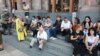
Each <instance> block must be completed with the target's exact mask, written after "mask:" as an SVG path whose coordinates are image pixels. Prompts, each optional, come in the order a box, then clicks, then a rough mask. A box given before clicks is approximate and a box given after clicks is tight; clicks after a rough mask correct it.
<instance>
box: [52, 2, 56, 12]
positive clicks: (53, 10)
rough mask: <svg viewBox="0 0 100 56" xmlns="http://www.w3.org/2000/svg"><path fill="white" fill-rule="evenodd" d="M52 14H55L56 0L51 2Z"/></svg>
mask: <svg viewBox="0 0 100 56" xmlns="http://www.w3.org/2000/svg"><path fill="white" fill-rule="evenodd" d="M51 4H52V12H56V0H51Z"/></svg>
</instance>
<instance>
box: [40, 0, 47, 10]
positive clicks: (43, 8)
mask: <svg viewBox="0 0 100 56" xmlns="http://www.w3.org/2000/svg"><path fill="white" fill-rule="evenodd" d="M41 5H42V8H41V9H42V10H44V11H48V10H49V0H42V4H41Z"/></svg>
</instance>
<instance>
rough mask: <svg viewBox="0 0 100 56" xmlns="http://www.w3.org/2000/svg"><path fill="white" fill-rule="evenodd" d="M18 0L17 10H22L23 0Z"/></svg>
mask: <svg viewBox="0 0 100 56" xmlns="http://www.w3.org/2000/svg"><path fill="white" fill-rule="evenodd" d="M16 1H17V10H22V1H21V0H16Z"/></svg>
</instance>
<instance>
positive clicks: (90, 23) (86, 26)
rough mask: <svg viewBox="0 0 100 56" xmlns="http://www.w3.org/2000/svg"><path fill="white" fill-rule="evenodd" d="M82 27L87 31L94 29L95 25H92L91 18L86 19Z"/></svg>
mask: <svg viewBox="0 0 100 56" xmlns="http://www.w3.org/2000/svg"><path fill="white" fill-rule="evenodd" d="M82 26H83V28H84V29H87V30H88V29H89V28H91V27H93V23H92V20H91V18H90V16H86V17H85V19H84V21H83V22H82Z"/></svg>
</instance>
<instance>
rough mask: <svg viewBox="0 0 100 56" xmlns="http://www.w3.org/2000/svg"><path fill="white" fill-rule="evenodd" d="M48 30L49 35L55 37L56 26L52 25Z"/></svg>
mask: <svg viewBox="0 0 100 56" xmlns="http://www.w3.org/2000/svg"><path fill="white" fill-rule="evenodd" d="M49 31H50V34H51V35H50V36H51V37H56V35H57V34H56V31H57V30H56V28H54V27H53V28H50V30H49Z"/></svg>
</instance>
